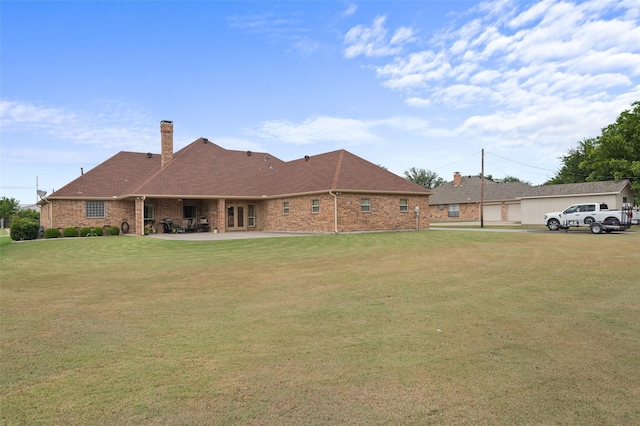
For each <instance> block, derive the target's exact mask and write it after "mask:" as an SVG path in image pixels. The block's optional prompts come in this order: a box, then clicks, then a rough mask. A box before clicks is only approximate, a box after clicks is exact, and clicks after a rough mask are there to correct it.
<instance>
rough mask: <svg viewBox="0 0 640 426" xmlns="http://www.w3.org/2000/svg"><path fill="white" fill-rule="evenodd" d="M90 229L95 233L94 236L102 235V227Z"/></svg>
mask: <svg viewBox="0 0 640 426" xmlns="http://www.w3.org/2000/svg"><path fill="white" fill-rule="evenodd" d="M91 230H92V231H93V233H94V234H96V236H98V237H101V236H102V228H92V229H91Z"/></svg>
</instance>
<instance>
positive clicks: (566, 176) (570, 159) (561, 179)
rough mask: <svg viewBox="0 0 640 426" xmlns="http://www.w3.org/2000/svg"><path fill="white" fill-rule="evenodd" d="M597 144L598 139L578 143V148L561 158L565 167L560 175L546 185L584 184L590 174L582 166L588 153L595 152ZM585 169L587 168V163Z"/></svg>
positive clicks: (571, 149) (561, 169)
mask: <svg viewBox="0 0 640 426" xmlns="http://www.w3.org/2000/svg"><path fill="white" fill-rule="evenodd" d="M596 142H597V139H596V138H591V139H583V140H582V141H581V142H578V147H577V148H570V149H569V152H568V153H567V155H564V156H562V157H560V160H561V162H562V164H563V166H562V167H561V168H560V171H559V172H558V174H557V175H556V176H554V177H553V178H551V179H550V180H548V181H547V182H545V185H557V184H562V183H579V182H584V181H585V179H586V178H587V176H588V175H589V173H590V172H589V171H587V170H585V169H584V168H582V167H581V164H582V163H583V162H584V161H585V160H586V159H587V153H588V152H591V151H592V150H593V147H594V146H595V145H596ZM583 167H586V163H585V164H584V165H583Z"/></svg>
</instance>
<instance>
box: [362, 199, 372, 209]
mask: <svg viewBox="0 0 640 426" xmlns="http://www.w3.org/2000/svg"><path fill="white" fill-rule="evenodd" d="M360 211H361V212H370V211H371V199H370V198H361V199H360Z"/></svg>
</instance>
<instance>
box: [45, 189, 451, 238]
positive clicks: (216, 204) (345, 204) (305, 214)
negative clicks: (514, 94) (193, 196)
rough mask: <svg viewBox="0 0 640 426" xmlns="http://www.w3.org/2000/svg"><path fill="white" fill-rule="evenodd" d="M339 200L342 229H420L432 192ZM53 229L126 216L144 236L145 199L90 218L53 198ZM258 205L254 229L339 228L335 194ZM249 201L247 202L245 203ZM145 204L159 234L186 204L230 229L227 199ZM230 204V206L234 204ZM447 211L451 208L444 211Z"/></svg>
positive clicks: (115, 222)
mask: <svg viewBox="0 0 640 426" xmlns="http://www.w3.org/2000/svg"><path fill="white" fill-rule="evenodd" d="M362 198H369V199H370V203H371V204H370V205H371V211H370V212H362V211H361V203H360V200H361V199H362ZM400 199H406V200H407V202H408V203H407V211H406V212H401V211H400ZM312 200H318V201H319V210H318V212H317V213H316V212H312ZM284 201H287V202H288V203H289V213H288V214H285V213H284V212H283V202H284ZM337 201H338V232H357V231H388V230H409V229H415V227H416V215H415V211H414V207H415V206H419V207H420V211H421V215H420V217H419V227H420V228H421V229H426V228H428V227H429V215H428V214H427V212H428V211H429V205H428V197H427V196H404V195H377V194H340V195H337ZM52 203H53V222H54V223H53V227H56V228H59V229H63V228H66V227H78V228H82V227H104V226H118V227H120V226H121V224H122V221H123V220H126V221H127V223H128V224H129V233H130V234H135V235H140V234H142V227H143V226H144V225H143V221H142V216H143V208H142V206H143V203H142V200H133V199H131V200H119V201H111V200H108V201H107V200H105V201H104V203H105V217H104V218H87V217H86V206H85V201H84V200H53V201H52ZM246 203H247V204H254V205H255V206H256V226H255V227H252V228H248V229H250V230H265V231H283V232H286V231H289V232H317V233H329V232H334V229H335V222H334V197H333V196H332V195H329V194H328V193H325V194H317V195H305V196H299V197H290V198H281V199H271V200H260V201H247V202H246ZM243 204H244V202H243ZM144 205H145V206H153V210H154V217H153V219H154V222H155V227H156V229H157V230H158V232H162V231H163V226H162V224H160V222H161V221H162V220H164V219H166V218H170V219H172V220H173V221H174V222H175V221H181V220H182V219H183V207H184V206H195V207H196V212H197V219H198V220H199V219H200V217H201V216H205V217H206V218H207V219H208V221H209V223H210V224H211V225H210V228H209V230H210V231H212V230H213V229H214V228H215V229H217V230H218V231H219V232H225V230H226V207H227V203H226V202H225V200H178V199H166V198H155V199H154V198H147V199H146V200H144ZM229 205H231V204H229ZM445 213H446V211H445ZM41 217H42V224H43V226H44V227H45V228H50V227H52V225H51V224H49V223H48V222H49V205H43V206H42V213H41Z"/></svg>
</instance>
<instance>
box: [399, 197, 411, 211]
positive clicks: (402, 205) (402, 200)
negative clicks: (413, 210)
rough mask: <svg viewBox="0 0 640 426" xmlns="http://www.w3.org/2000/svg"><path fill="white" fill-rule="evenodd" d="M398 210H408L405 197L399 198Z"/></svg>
mask: <svg viewBox="0 0 640 426" xmlns="http://www.w3.org/2000/svg"><path fill="white" fill-rule="evenodd" d="M400 211H401V212H408V211H409V200H407V199H406V198H400Z"/></svg>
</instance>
